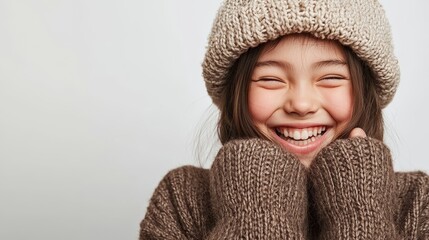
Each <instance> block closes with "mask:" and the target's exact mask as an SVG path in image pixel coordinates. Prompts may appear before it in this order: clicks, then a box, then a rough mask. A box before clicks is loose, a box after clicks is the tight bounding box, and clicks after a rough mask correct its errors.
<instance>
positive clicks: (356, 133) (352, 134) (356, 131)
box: [349, 128, 366, 138]
mask: <svg viewBox="0 0 429 240" xmlns="http://www.w3.org/2000/svg"><path fill="white" fill-rule="evenodd" d="M349 137H350V138H355V137H363V138H365V137H366V133H365V131H364V130H363V129H362V128H354V129H353V130H352V131H351V132H350V135H349Z"/></svg>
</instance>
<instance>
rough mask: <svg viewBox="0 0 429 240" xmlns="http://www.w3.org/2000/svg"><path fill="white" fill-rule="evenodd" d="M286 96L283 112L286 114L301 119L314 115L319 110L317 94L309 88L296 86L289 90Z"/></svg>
mask: <svg viewBox="0 0 429 240" xmlns="http://www.w3.org/2000/svg"><path fill="white" fill-rule="evenodd" d="M286 95H287V96H286V101H285V104H284V110H285V111H286V112H287V113H288V114H294V115H298V116H300V117H303V116H307V115H310V114H312V113H315V112H317V110H318V109H319V106H320V103H319V101H318V98H317V92H316V91H314V89H313V88H312V87H311V86H305V85H300V86H296V87H295V88H292V89H289V90H288V92H287V93H286Z"/></svg>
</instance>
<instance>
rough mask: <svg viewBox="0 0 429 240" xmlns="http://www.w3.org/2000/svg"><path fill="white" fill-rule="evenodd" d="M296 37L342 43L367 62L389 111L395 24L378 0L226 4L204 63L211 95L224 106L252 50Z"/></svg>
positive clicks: (395, 76)
mask: <svg viewBox="0 0 429 240" xmlns="http://www.w3.org/2000/svg"><path fill="white" fill-rule="evenodd" d="M292 33H309V34H311V35H313V36H314V37H316V38H319V39H330V40H337V41H338V42H340V43H341V44H343V45H345V46H349V47H350V48H351V49H352V50H353V51H354V52H355V53H356V54H357V56H358V57H360V58H361V59H362V60H363V61H365V62H366V63H367V64H368V66H369V67H370V68H371V69H372V70H373V72H374V74H375V77H376V78H377V82H378V84H377V91H378V96H379V99H380V102H381V106H382V107H383V108H384V107H385V106H386V105H387V104H388V103H389V102H390V101H391V100H392V98H393V95H394V94H395V92H396V88H397V86H398V83H399V75H400V74H399V65H398V61H397V59H396V57H395V55H394V53H393V45H392V39H391V33H390V25H389V22H388V20H387V18H386V16H385V12H384V10H383V8H382V6H381V5H380V3H379V2H378V1H377V0H225V1H224V3H223V5H222V6H221V7H220V9H219V11H218V13H217V16H216V19H215V21H214V23H213V27H212V31H211V34H210V36H209V42H208V47H207V51H206V54H205V58H204V62H203V76H204V80H205V83H206V87H207V92H208V94H209V95H210V97H211V98H212V100H213V102H214V103H215V104H216V105H218V106H219V100H220V95H221V93H222V92H223V91H224V87H225V84H226V75H227V72H228V71H229V68H230V67H231V66H232V65H233V64H234V62H235V61H236V60H237V59H238V58H239V57H240V55H241V54H243V53H244V52H246V51H247V50H248V49H249V48H252V47H256V46H258V45H259V44H261V43H265V42H267V41H270V40H274V39H276V38H278V37H280V36H283V35H287V34H292Z"/></svg>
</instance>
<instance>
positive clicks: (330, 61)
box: [255, 59, 347, 69]
mask: <svg viewBox="0 0 429 240" xmlns="http://www.w3.org/2000/svg"><path fill="white" fill-rule="evenodd" d="M338 65H339V66H347V62H346V61H344V60H342V59H328V60H322V61H319V62H315V63H313V65H312V66H313V67H314V68H322V67H327V66H338ZM265 66H275V67H280V68H283V69H291V68H293V66H292V65H291V64H289V63H288V62H283V61H274V60H269V61H262V62H257V63H256V65H255V68H257V67H265Z"/></svg>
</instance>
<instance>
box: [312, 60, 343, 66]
mask: <svg viewBox="0 0 429 240" xmlns="http://www.w3.org/2000/svg"><path fill="white" fill-rule="evenodd" d="M338 65H340V66H347V65H348V64H347V62H346V61H344V60H342V59H329V60H323V61H320V62H316V63H314V64H313V67H314V68H322V67H329V66H338Z"/></svg>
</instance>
